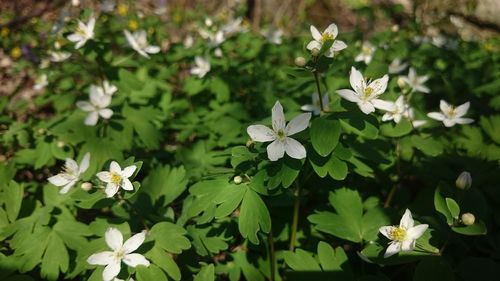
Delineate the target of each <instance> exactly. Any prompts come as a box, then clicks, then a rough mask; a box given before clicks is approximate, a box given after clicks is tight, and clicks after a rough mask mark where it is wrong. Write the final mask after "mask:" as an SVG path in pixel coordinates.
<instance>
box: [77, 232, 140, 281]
mask: <svg viewBox="0 0 500 281" xmlns="http://www.w3.org/2000/svg"><path fill="white" fill-rule="evenodd" d="M104 239H105V240H106V244H107V245H108V247H109V248H110V249H111V250H112V251H104V252H99V253H95V254H93V255H91V256H90V257H88V259H87V263H89V264H92V265H105V266H106V267H105V268H104V271H103V272H102V279H103V280H104V281H111V280H113V279H114V278H115V277H116V276H117V275H118V273H120V270H121V264H122V261H123V262H124V263H125V264H126V265H128V266H130V267H136V266H138V265H144V266H149V265H150V263H149V261H148V260H147V259H146V258H145V257H144V256H143V255H141V254H137V253H133V252H134V251H135V250H137V249H138V248H139V247H140V246H141V245H142V243H143V242H144V240H145V239H146V231H142V232H140V233H137V234H135V235H134V236H132V237H130V238H129V239H128V240H127V241H125V243H123V235H122V233H121V232H120V231H119V230H118V229H116V228H112V227H110V228H108V229H107V230H106V233H105V234H104Z"/></svg>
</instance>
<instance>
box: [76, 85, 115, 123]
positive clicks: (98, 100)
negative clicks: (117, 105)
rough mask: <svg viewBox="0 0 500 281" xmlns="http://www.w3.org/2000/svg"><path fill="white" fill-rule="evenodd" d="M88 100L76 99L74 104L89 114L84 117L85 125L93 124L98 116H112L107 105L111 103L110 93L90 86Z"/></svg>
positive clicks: (111, 111) (107, 117) (106, 117)
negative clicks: (106, 93) (104, 92)
mask: <svg viewBox="0 0 500 281" xmlns="http://www.w3.org/2000/svg"><path fill="white" fill-rule="evenodd" d="M89 97H90V101H78V102H77V103H76V106H78V107H79V108H80V109H81V110H83V111H85V112H88V113H89V114H88V115H87V117H86V118H85V121H84V123H85V125H87V126H95V124H97V121H98V120H99V116H100V117H102V118H104V119H109V118H111V116H113V110H111V109H109V108H108V106H109V105H110V104H111V95H105V94H103V92H102V90H101V91H100V90H99V87H95V86H94V87H90V93H89Z"/></svg>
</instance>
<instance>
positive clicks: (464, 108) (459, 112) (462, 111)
mask: <svg viewBox="0 0 500 281" xmlns="http://www.w3.org/2000/svg"><path fill="white" fill-rule="evenodd" d="M469 107H470V102H466V103H464V104H462V105H459V106H457V108H455V113H456V114H457V115H456V116H457V117H462V116H464V115H465V114H466V113H467V110H469Z"/></svg>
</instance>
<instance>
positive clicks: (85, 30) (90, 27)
mask: <svg viewBox="0 0 500 281" xmlns="http://www.w3.org/2000/svg"><path fill="white" fill-rule="evenodd" d="M94 27H95V18H93V17H92V18H90V20H89V21H88V22H87V24H84V23H83V22H81V21H80V20H79V21H78V28H77V29H76V31H75V33H72V34H70V35H68V40H69V41H71V42H76V45H75V49H80V48H81V47H82V46H83V45H85V43H86V42H87V41H88V40H90V39H92V38H93V37H94Z"/></svg>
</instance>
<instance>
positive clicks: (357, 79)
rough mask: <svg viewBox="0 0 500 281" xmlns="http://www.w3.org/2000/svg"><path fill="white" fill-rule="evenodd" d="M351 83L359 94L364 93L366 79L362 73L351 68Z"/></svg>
mask: <svg viewBox="0 0 500 281" xmlns="http://www.w3.org/2000/svg"><path fill="white" fill-rule="evenodd" d="M349 82H350V83H351V87H352V88H353V89H354V91H356V92H357V93H360V92H362V91H363V89H364V88H365V87H366V82H365V79H364V78H363V75H362V74H361V72H359V71H358V70H357V69H356V68H354V67H351V74H350V75H349Z"/></svg>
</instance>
